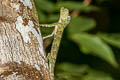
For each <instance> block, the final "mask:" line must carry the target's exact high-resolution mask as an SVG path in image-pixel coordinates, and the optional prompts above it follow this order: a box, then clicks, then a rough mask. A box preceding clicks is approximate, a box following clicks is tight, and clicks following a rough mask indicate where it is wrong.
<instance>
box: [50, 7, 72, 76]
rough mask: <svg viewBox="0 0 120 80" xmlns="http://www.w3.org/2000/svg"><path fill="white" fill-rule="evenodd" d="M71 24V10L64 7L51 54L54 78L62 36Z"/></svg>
mask: <svg viewBox="0 0 120 80" xmlns="http://www.w3.org/2000/svg"><path fill="white" fill-rule="evenodd" d="M69 22H70V16H69V10H68V9H66V8H63V7H62V8H61V11H60V19H59V22H58V24H57V30H56V34H55V35H54V40H53V44H52V48H51V52H50V54H49V61H50V65H51V71H52V72H51V73H53V74H52V75H53V77H54V67H55V62H56V58H57V52H58V49H59V45H60V41H61V38H62V34H63V31H64V28H65V27H66V26H67V25H68V24H69Z"/></svg>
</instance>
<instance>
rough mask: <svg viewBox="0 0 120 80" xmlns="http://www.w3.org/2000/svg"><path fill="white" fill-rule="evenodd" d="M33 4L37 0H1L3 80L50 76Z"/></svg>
mask: <svg viewBox="0 0 120 80" xmlns="http://www.w3.org/2000/svg"><path fill="white" fill-rule="evenodd" d="M33 6H34V4H33V0H31V1H30V0H0V80H50V73H49V67H48V63H47V58H46V55H45V52H44V50H43V41H42V37H41V33H40V31H39V29H38V28H37V26H36V23H37V22H36V20H35V19H34V17H33V16H34V15H33V12H32V11H33V8H34V7H33ZM34 10H35V9H34ZM34 13H35V12H34ZM35 15H36V14H35Z"/></svg>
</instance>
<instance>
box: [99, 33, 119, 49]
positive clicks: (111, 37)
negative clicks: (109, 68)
mask: <svg viewBox="0 0 120 80" xmlns="http://www.w3.org/2000/svg"><path fill="white" fill-rule="evenodd" d="M98 36H100V38H102V39H103V40H104V41H106V42H107V43H109V44H111V45H113V46H115V47H117V48H120V33H112V34H103V33H102V34H101V33H100V34H98Z"/></svg>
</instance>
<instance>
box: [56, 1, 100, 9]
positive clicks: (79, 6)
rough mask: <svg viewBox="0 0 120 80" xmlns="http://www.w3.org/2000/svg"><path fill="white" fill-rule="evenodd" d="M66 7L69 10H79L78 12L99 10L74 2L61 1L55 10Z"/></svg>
mask: <svg viewBox="0 0 120 80" xmlns="http://www.w3.org/2000/svg"><path fill="white" fill-rule="evenodd" d="M63 6H64V7H66V8H68V9H70V10H80V11H92V10H99V9H98V8H97V7H95V6H92V5H89V6H86V5H84V4H83V3H82V2H75V1H62V2H58V3H57V5H56V7H55V9H57V10H59V9H60V8H61V7H63Z"/></svg>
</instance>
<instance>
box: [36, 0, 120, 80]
mask: <svg viewBox="0 0 120 80" xmlns="http://www.w3.org/2000/svg"><path fill="white" fill-rule="evenodd" d="M83 1H85V0H81V1H79V0H70V1H69V0H35V3H36V7H37V11H38V15H39V22H40V23H54V22H57V21H58V19H59V10H60V8H61V7H66V8H68V9H69V10H70V14H71V17H72V19H71V22H70V24H69V25H68V27H67V29H66V30H65V33H64V34H63V39H62V42H61V46H60V50H59V55H58V60H57V63H58V65H57V67H56V80H115V79H118V80H119V79H120V77H119V76H117V75H120V70H119V63H120V61H119V60H117V58H120V54H117V55H118V56H117V58H116V57H115V54H116V53H115V52H117V53H120V33H119V31H120V28H118V27H116V28H114V30H116V31H117V32H116V31H112V30H113V27H115V26H114V25H113V24H116V23H115V22H118V21H117V20H119V19H116V15H114V16H115V18H114V16H113V15H112V14H115V13H114V12H113V11H112V10H114V8H116V7H114V5H115V3H117V2H119V1H117V0H114V1H113V0H92V2H91V4H89V5H85V3H83ZM86 1H89V0H86ZM112 3H113V4H112ZM117 4H118V3H117ZM117 4H116V5H117ZM119 8H120V7H117V8H116V9H119ZM111 9H112V10H111ZM103 14H107V16H105V17H102V15H103ZM98 16H99V18H97V19H98V20H97V19H96V17H98ZM108 16H109V18H108ZM105 18H108V21H106V22H108V24H110V25H111V26H109V25H107V24H106V22H105V21H104V19H105ZM101 19H102V20H101ZM112 19H115V20H116V21H115V20H113V21H112ZM105 20H106V19H105ZM100 21H102V22H100ZM109 21H112V22H109ZM101 24H102V25H104V26H105V27H103V26H100V25H101ZM117 26H120V24H117ZM111 27H112V28H111ZM101 28H103V30H101ZM41 31H42V35H43V36H45V35H48V34H50V33H51V32H52V29H50V28H48V29H47V28H41ZM110 32H111V33H110ZM50 40H51V39H50ZM73 44H74V46H73ZM76 46H77V47H78V50H77V49H75V47H76ZM70 47H72V49H73V50H70V49H71V48H70ZM48 48H49V47H48ZM68 50H69V51H68ZM115 50H117V51H115ZM77 53H79V55H80V56H81V57H82V56H83V55H84V56H89V58H90V60H91V61H89V59H88V60H87V57H85V59H83V60H82V59H81V58H80V57H78V56H77V55H78V54H77ZM72 55H76V56H72ZM60 56H62V57H60ZM91 56H92V57H91ZM93 57H95V59H96V58H98V59H96V60H94V59H92V58H93ZM75 58H78V59H75ZM74 59H75V60H74ZM97 60H101V61H100V62H101V63H98V62H97ZM102 60H103V62H102ZM66 61H67V62H71V63H65V62H66ZM85 62H87V63H85ZM89 62H90V63H89ZM92 62H93V63H95V65H96V66H94V68H90V66H91V63H92ZM60 63H62V64H60ZM76 63H77V65H75V64H76ZM81 63H83V64H85V65H81ZM104 63H105V64H107V63H109V64H110V65H112V66H113V67H112V68H111V67H110V66H109V64H107V65H108V67H110V69H113V70H116V69H117V72H116V71H112V72H109V74H107V71H105V70H104V69H103V68H102V70H101V71H99V70H96V69H95V68H100V67H105V68H106V65H104ZM97 64H100V66H99V67H98V66H97ZM106 70H107V69H106ZM108 71H109V70H108ZM112 77H114V78H112Z"/></svg>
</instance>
